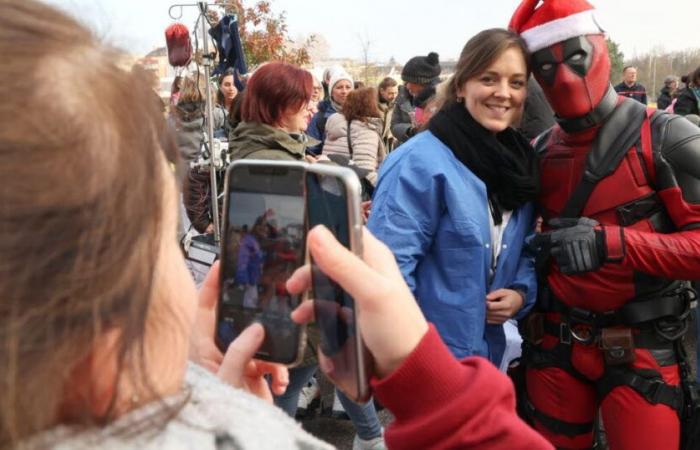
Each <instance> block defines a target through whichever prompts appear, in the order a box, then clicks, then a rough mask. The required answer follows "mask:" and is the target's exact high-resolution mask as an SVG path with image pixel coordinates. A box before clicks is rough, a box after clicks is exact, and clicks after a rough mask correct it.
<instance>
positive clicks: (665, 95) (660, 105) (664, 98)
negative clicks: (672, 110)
mask: <svg viewBox="0 0 700 450" xmlns="http://www.w3.org/2000/svg"><path fill="white" fill-rule="evenodd" d="M671 102H673V97H671V90H670V89H669V88H667V87H663V88H661V92H659V97H658V98H657V99H656V108H657V109H666V108H668V107H669V105H670V104H671Z"/></svg>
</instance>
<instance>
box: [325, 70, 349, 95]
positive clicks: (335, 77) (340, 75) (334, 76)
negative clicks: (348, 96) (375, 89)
mask: <svg viewBox="0 0 700 450" xmlns="http://www.w3.org/2000/svg"><path fill="white" fill-rule="evenodd" d="M340 80H348V81H349V82H350V86H352V85H353V81H352V77H351V76H350V74H349V73H347V72H346V71H345V70H344V69H339V70H334V71H333V72H331V81H330V82H329V83H328V92H329V93H330V91H332V90H333V86H335V83H337V82H338V81H340Z"/></svg>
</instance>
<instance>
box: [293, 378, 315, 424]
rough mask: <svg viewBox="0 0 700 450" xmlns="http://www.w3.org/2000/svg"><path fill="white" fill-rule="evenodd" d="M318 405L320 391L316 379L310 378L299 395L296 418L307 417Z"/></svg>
mask: <svg viewBox="0 0 700 450" xmlns="http://www.w3.org/2000/svg"><path fill="white" fill-rule="evenodd" d="M320 403H321V389H319V387H318V381H317V380H316V377H312V378H311V380H309V382H308V383H307V384H306V386H304V387H303V388H302V389H301V392H300V393H299V402H298V403H297V413H296V417H301V418H305V417H308V416H309V415H311V414H312V413H313V411H314V410H315V409H316V408H318V406H319V404H320Z"/></svg>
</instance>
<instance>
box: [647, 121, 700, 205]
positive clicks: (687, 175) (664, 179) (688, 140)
mask: <svg viewBox="0 0 700 450" xmlns="http://www.w3.org/2000/svg"><path fill="white" fill-rule="evenodd" d="M651 135H652V143H653V148H654V152H655V153H657V155H656V157H655V158H654V159H655V162H656V167H657V184H658V186H659V187H660V188H664V187H670V186H673V185H677V186H678V187H680V189H681V191H682V192H683V199H684V200H685V201H687V202H689V203H694V204H699V203H700V128H698V127H697V126H696V125H694V124H692V123H690V122H689V121H688V120H686V119H685V118H683V117H682V116H677V115H674V114H668V113H655V114H654V116H653V117H652V119H651ZM664 166H669V167H664ZM674 178H675V180H674Z"/></svg>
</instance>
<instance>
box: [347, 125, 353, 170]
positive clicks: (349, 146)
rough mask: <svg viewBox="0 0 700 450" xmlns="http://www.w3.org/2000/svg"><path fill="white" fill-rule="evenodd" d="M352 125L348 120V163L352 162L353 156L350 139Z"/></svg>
mask: <svg viewBox="0 0 700 450" xmlns="http://www.w3.org/2000/svg"><path fill="white" fill-rule="evenodd" d="M351 124H352V121H351V120H348V132H347V135H348V152H349V153H350V161H352V156H353V153H354V151H353V149H352V140H351V139H350V125H351Z"/></svg>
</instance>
